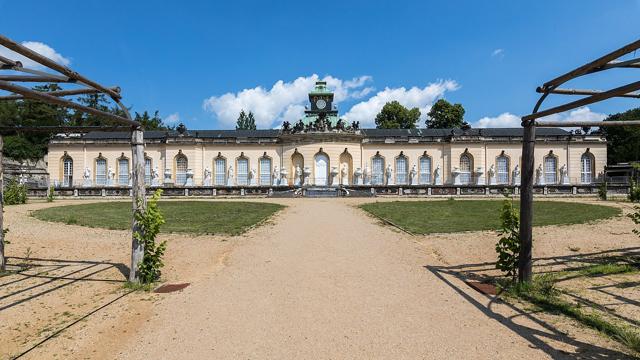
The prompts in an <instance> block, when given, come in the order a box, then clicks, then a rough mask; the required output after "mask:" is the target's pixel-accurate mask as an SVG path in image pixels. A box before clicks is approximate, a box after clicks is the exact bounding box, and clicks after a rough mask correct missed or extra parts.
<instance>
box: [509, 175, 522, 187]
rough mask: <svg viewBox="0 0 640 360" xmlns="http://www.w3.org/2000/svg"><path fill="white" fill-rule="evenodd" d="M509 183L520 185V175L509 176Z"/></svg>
mask: <svg viewBox="0 0 640 360" xmlns="http://www.w3.org/2000/svg"><path fill="white" fill-rule="evenodd" d="M511 185H513V186H520V175H516V176H513V178H511Z"/></svg>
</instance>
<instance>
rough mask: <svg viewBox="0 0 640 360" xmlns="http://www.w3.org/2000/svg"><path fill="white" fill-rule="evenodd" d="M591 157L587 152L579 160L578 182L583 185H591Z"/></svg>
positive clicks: (592, 162)
mask: <svg viewBox="0 0 640 360" xmlns="http://www.w3.org/2000/svg"><path fill="white" fill-rule="evenodd" d="M593 164H594V161H593V155H592V154H591V153H589V152H586V153H584V154H582V157H581V158H580V182H581V183H583V184H591V183H593Z"/></svg>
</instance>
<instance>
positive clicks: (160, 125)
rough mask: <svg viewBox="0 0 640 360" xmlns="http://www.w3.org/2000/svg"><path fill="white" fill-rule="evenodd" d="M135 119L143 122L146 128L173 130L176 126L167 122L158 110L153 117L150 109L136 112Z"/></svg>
mask: <svg viewBox="0 0 640 360" xmlns="http://www.w3.org/2000/svg"><path fill="white" fill-rule="evenodd" d="M134 120H135V121H137V122H139V123H140V124H142V127H144V129H145V130H172V129H173V128H174V126H170V125H167V124H165V122H164V121H163V120H162V118H161V117H160V115H159V113H158V110H156V111H155V112H154V113H153V117H152V116H150V115H149V112H148V111H146V110H145V111H144V112H143V113H142V115H141V114H139V113H137V112H136V115H135V116H134Z"/></svg>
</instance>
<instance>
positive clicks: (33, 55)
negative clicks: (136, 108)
mask: <svg viewBox="0 0 640 360" xmlns="http://www.w3.org/2000/svg"><path fill="white" fill-rule="evenodd" d="M0 45H2V46H4V47H6V48H7V49H9V50H13V51H14V52H16V53H18V54H20V55H22V56H24V57H27V58H29V59H31V60H33V61H35V62H37V63H39V64H41V65H44V66H46V67H48V68H50V69H52V70H55V71H57V72H59V73H61V74H63V75H66V76H68V77H69V78H71V79H75V80H76V81H78V82H81V83H83V84H86V85H87V86H90V87H92V88H95V89H98V90H100V91H102V92H103V93H106V94H109V96H111V97H113V98H115V99H120V98H121V95H120V94H118V93H117V92H115V91H112V90H109V89H108V88H106V87H104V86H102V85H100V84H98V83H97V82H95V81H93V80H90V79H88V78H86V77H84V76H82V75H80V74H79V73H77V72H75V71H73V70H71V69H70V68H68V67H66V66H64V65H60V64H58V63H57V62H55V61H53V60H51V59H49V58H47V57H46V56H42V55H40V54H38V53H37V52H35V51H33V50H31V49H29V48H27V47H25V46H22V45H20V44H18V43H16V42H15V41H13V40H11V39H9V38H8V37H6V36H3V35H0Z"/></svg>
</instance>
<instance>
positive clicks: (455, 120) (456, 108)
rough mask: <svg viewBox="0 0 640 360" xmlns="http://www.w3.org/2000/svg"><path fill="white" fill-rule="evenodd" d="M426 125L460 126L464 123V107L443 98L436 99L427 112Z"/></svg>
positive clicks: (441, 126) (431, 126)
mask: <svg viewBox="0 0 640 360" xmlns="http://www.w3.org/2000/svg"><path fill="white" fill-rule="evenodd" d="M427 117H428V118H427V122H426V124H427V127H428V128H432V129H445V128H460V127H462V125H463V124H464V107H462V104H451V103H450V102H448V101H447V100H445V99H440V100H438V101H436V103H435V104H433V106H432V107H431V110H429V112H428V113H427Z"/></svg>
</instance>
